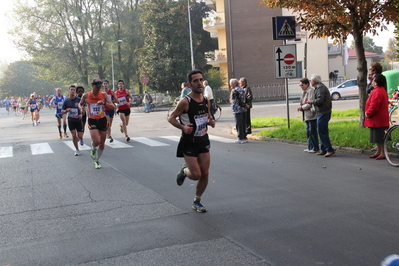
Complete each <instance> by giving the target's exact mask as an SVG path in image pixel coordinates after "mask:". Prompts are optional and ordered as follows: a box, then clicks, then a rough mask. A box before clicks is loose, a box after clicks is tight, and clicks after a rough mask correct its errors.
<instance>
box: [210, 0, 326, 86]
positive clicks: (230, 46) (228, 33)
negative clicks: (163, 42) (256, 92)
mask: <svg viewBox="0 0 399 266" xmlns="http://www.w3.org/2000/svg"><path fill="white" fill-rule="evenodd" d="M205 3H206V4H207V5H208V6H210V7H211V8H212V9H213V10H215V12H214V13H213V14H211V15H210V17H209V18H208V19H204V21H203V27H204V30H206V31H208V32H210V33H211V36H212V37H215V38H218V49H217V50H215V51H209V52H208V53H206V54H205V57H206V58H207V61H208V64H210V65H212V66H214V67H219V68H220V69H221V70H222V71H224V72H225V73H226V77H227V78H228V79H230V78H233V77H236V78H240V77H242V76H245V77H246V78H247V79H248V83H249V84H252V85H258V84H276V83H277V84H278V83H280V84H283V83H284V79H276V75H275V55H274V46H275V45H283V44H284V41H282V40H273V24H272V18H273V17H276V16H292V13H290V12H288V11H287V10H283V9H270V8H266V7H264V6H260V5H259V4H258V1H256V0H244V1H243V0H207V1H205ZM297 31H300V28H299V27H297ZM301 35H302V36H307V35H308V34H307V33H306V32H302V34H301ZM287 44H296V46H297V51H296V52H297V69H298V71H297V78H295V79H290V80H289V82H290V84H295V85H292V86H290V88H291V87H292V90H298V91H299V88H298V86H297V83H298V80H299V79H300V78H302V77H305V76H308V77H309V76H310V75H311V74H312V73H317V74H320V75H321V76H322V78H323V79H324V78H325V79H326V80H327V79H328V73H329V72H328V44H327V39H321V38H320V39H309V38H306V37H304V38H300V39H296V40H290V41H287ZM305 44H307V45H305ZM305 47H307V48H306V51H305ZM305 57H307V59H306V58H305ZM306 60H307V62H305V61H306Z"/></svg>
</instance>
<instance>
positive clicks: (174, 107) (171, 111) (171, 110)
mask: <svg viewBox="0 0 399 266" xmlns="http://www.w3.org/2000/svg"><path fill="white" fill-rule="evenodd" d="M175 109H176V106H172V107H170V108H169V110H168V113H167V114H166V118H169V116H170V114H171V113H173V111H174V110H175Z"/></svg>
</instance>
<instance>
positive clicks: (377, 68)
mask: <svg viewBox="0 0 399 266" xmlns="http://www.w3.org/2000/svg"><path fill="white" fill-rule="evenodd" d="M381 73H382V65H381V64H380V63H378V62H373V63H371V65H370V67H369V74H368V76H367V78H368V80H369V83H368V84H367V87H366V92H367V94H370V93H371V91H372V90H373V89H374V87H373V84H372V83H373V80H374V77H375V75H377V74H381ZM385 86H386V85H385Z"/></svg>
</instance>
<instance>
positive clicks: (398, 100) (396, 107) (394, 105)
mask: <svg viewBox="0 0 399 266" xmlns="http://www.w3.org/2000/svg"><path fill="white" fill-rule="evenodd" d="M398 94H399V91H398V90H396V91H395V92H394V93H392V100H390V101H389V105H390V108H389V123H390V124H391V125H394V124H396V123H397V122H399V95H398Z"/></svg>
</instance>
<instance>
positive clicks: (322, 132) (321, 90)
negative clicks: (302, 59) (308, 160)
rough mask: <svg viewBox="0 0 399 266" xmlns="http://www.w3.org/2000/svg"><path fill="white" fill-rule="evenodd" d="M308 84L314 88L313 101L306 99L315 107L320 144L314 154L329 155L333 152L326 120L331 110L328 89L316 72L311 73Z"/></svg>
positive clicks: (328, 119) (329, 116) (329, 117)
mask: <svg viewBox="0 0 399 266" xmlns="http://www.w3.org/2000/svg"><path fill="white" fill-rule="evenodd" d="M310 85H312V87H313V88H315V91H314V92H315V99H314V100H313V101H309V100H308V103H309V104H313V105H314V106H315V109H316V115H317V118H316V119H317V131H318V133H319V137H320V146H321V149H320V151H319V152H317V153H316V154H317V155H324V157H330V156H333V155H334V154H335V150H334V149H333V147H332V146H331V142H330V135H329V133H328V122H329V121H330V119H331V110H332V102H331V96H330V91H329V90H328V88H327V87H326V85H324V84H323V83H322V82H321V76H320V75H317V74H313V75H312V77H311V78H310Z"/></svg>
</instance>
